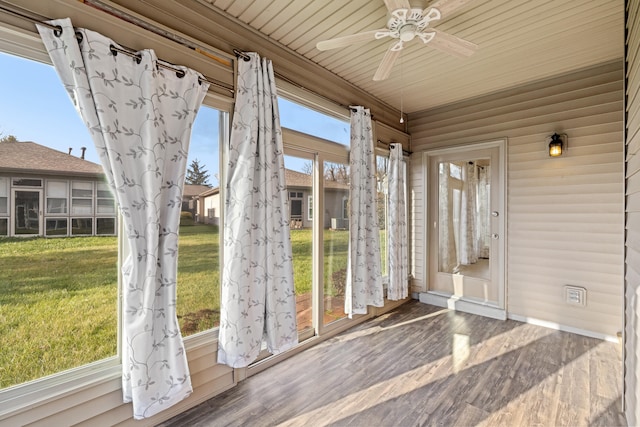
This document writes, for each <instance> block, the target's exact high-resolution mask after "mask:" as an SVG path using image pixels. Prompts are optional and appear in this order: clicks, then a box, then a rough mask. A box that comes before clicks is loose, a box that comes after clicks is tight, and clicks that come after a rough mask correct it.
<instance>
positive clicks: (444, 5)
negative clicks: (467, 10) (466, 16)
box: [425, 0, 474, 18]
mask: <svg viewBox="0 0 640 427" xmlns="http://www.w3.org/2000/svg"><path fill="white" fill-rule="evenodd" d="M472 1H474V0H436V1H434V2H433V3H431V4H430V5H429V6H428V7H427V8H426V9H425V12H426V11H428V10H429V9H431V8H432V7H434V8H436V9H438V10H439V11H440V13H441V14H442V16H443V17H446V18H448V17H449V15H450V14H452V13H453V12H455V11H456V10H458V9H460V8H462V7H464V6H465V5H466V4H467V3H471V2H472Z"/></svg>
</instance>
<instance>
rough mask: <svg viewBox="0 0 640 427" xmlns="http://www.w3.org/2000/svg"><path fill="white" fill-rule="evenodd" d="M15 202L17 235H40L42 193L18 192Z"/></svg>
mask: <svg viewBox="0 0 640 427" xmlns="http://www.w3.org/2000/svg"><path fill="white" fill-rule="evenodd" d="M14 200H15V202H14V203H15V211H14V214H15V223H14V224H15V234H16V235H31V234H35V235H37V234H40V193H39V192H38V191H18V190H16V192H15V199H14Z"/></svg>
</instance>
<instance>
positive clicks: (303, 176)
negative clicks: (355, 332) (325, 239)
mask: <svg viewBox="0 0 640 427" xmlns="http://www.w3.org/2000/svg"><path fill="white" fill-rule="evenodd" d="M285 152H286V150H285ZM307 163H308V162H307V161H305V159H302V158H300V157H297V156H292V155H289V154H287V155H285V156H284V167H285V169H286V174H285V177H286V179H287V181H288V182H286V185H291V184H292V182H295V184H296V186H297V187H302V186H303V185H304V186H305V187H306V188H305V191H304V192H307V193H311V194H312V195H313V179H312V178H313V168H311V170H309V171H308V172H309V173H307V172H305V171H304V168H305V165H306V164H307ZM304 192H303V191H299V190H298V189H294V190H293V191H289V210H290V214H291V215H290V220H291V221H290V229H291V250H292V255H293V284H294V286H295V291H296V312H297V321H298V334H299V339H304V338H308V337H310V336H313V330H314V325H313V241H314V240H313V230H312V229H311V228H310V227H306V226H305V224H304V223H303V215H302V201H303V200H304V199H303V197H304ZM312 195H311V196H309V197H312Z"/></svg>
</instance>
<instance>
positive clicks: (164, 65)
mask: <svg viewBox="0 0 640 427" xmlns="http://www.w3.org/2000/svg"><path fill="white" fill-rule="evenodd" d="M0 10H2V11H3V12H6V13H9V14H11V15H14V16H17V17H18V18H22V19H26V20H28V21H31V22H33V23H34V24H36V23H37V24H40V25H42V26H44V27H47V28H49V29H51V30H52V31H53V33H54V34H55V36H56V37H60V35H62V27H61V26H60V25H52V24H49V23H48V22H44V21H40V20H39V19H36V18H32V17H30V16H27V15H24V14H22V13H19V12H16V11H15V10H11V9H7V8H5V7H3V6H2V5H0ZM76 39H77V40H78V43H81V42H82V35H81V33H79V32H76ZM110 50H111V53H113V54H114V55H115V54H116V52H120V53H122V54H125V55H127V56H130V57H132V58H136V59H137V60H138V61H139V60H140V55H139V54H138V53H137V52H136V51H135V50H133V49H130V48H128V47H124V46H123V47H122V48H119V47H117V46H115V45H111V46H110ZM234 53H235V50H234ZM245 57H246V59H245V60H246V61H248V60H249V59H248V58H249V57H248V56H246V55H244V54H243V58H245ZM157 65H158V67H161V68H164V69H167V70H170V71H174V72H175V73H176V74H177V75H178V76H180V77H182V76H184V71H183V70H181V69H180V68H177V67H175V66H174V65H173V64H171V63H170V62H168V61H165V60H162V59H159V58H158V62H157ZM198 80H199V81H200V82H207V83H209V84H212V85H214V86H218V87H220V88H222V89H225V90H227V91H229V92H230V93H231V94H234V93H235V91H234V89H233V87H230V86H229V85H227V84H225V83H223V82H220V81H217V80H214V79H211V78H208V77H206V76H205V77H200V78H198Z"/></svg>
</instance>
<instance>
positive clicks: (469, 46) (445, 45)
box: [428, 28, 478, 58]
mask: <svg viewBox="0 0 640 427" xmlns="http://www.w3.org/2000/svg"><path fill="white" fill-rule="evenodd" d="M429 32H434V33H436V35H435V37H433V39H431V41H429V42H428V43H429V46H431V47H433V48H435V49H438V50H441V51H442V52H445V53H448V54H450V55H453V56H457V57H459V58H466V57H468V56H471V55H473V53H474V52H475V51H476V50H477V49H478V45H477V44H475V43H471V42H470V41H467V40H463V39H461V38H460V37H456V36H453V35H451V34H448V33H445V32H443V31H440V30H437V29H435V28H429Z"/></svg>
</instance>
